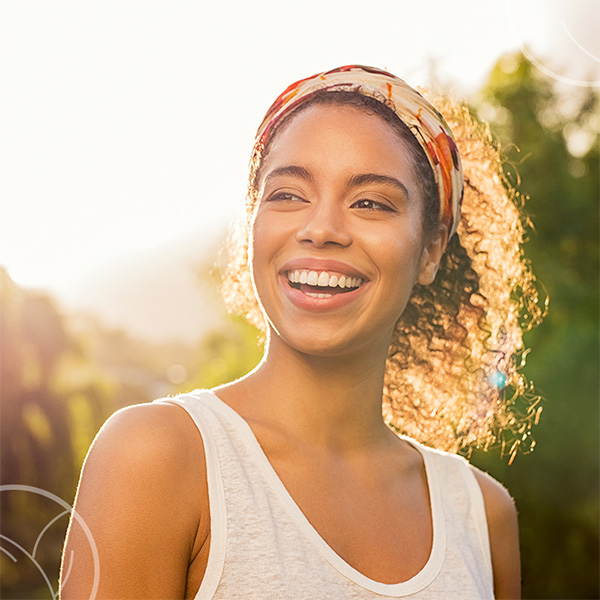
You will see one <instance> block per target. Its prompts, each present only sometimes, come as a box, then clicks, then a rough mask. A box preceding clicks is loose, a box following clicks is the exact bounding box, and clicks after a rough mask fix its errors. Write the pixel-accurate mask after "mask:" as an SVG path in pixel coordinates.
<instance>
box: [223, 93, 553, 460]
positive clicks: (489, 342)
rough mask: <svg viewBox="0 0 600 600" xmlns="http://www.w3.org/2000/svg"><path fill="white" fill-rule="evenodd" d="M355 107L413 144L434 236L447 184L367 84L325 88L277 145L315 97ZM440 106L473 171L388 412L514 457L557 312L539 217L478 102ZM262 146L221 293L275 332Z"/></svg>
mask: <svg viewBox="0 0 600 600" xmlns="http://www.w3.org/2000/svg"><path fill="white" fill-rule="evenodd" d="M315 103H319V104H343V105H348V104H349V105H353V106H356V107H357V108H360V109H362V110H365V111H367V112H370V113H372V114H377V115H379V116H380V117H381V118H383V119H385V120H386V122H388V123H389V124H390V125H391V126H392V127H393V128H394V129H395V130H396V132H397V133H398V134H399V135H400V137H401V138H402V139H403V140H404V141H405V142H407V144H408V147H409V152H410V155H411V158H412V161H413V167H414V168H415V169H416V171H417V172H419V174H420V176H421V180H422V181H423V197H424V213H423V219H422V221H423V228H424V231H425V233H427V232H429V231H433V230H434V229H435V228H436V227H437V225H438V224H439V216H438V215H439V209H438V206H437V202H438V200H437V191H436V188H435V182H434V179H433V173H432V171H431V168H430V166H429V163H428V161H427V158H426V157H425V154H424V152H423V150H422V149H421V147H420V146H419V144H418V142H417V141H416V140H415V138H414V137H413V135H412V133H411V132H410V130H409V129H408V128H407V127H406V125H404V123H402V121H401V120H400V119H399V118H398V116H397V115H396V114H395V112H394V111H393V109H392V108H390V107H389V106H386V104H388V103H389V101H388V100H386V99H381V100H380V99H374V98H371V97H366V96H364V95H362V94H360V93H359V92H339V91H330V92H323V93H322V94H317V95H316V96H315V98H313V99H311V100H310V101H309V102H307V103H306V104H304V105H303V106H302V107H301V108H299V109H297V110H296V111H295V112H292V113H291V114H290V115H287V116H286V117H285V118H284V119H283V120H282V122H281V123H280V124H278V126H277V128H276V129H275V130H274V131H273V133H272V135H271V137H270V142H272V140H273V139H274V138H275V137H276V136H277V135H278V133H281V131H282V128H284V127H285V125H286V123H289V122H290V121H291V119H292V118H293V115H294V114H297V112H298V111H300V110H303V109H304V108H305V107H306V106H307V105H309V106H310V105H313V104H315ZM434 105H435V106H436V107H437V108H438V110H440V112H441V113H442V115H443V116H444V118H445V119H446V121H447V122H448V124H449V125H450V128H451V129H452V131H453V133H454V136H455V139H456V143H457V145H458V148H459V151H460V154H461V158H462V163H463V169H464V174H465V192H464V198H463V205H462V211H461V214H462V216H461V221H460V224H459V227H458V231H457V233H456V234H455V235H454V236H452V237H451V239H450V240H449V243H448V246H447V248H446V251H445V253H444V255H443V257H442V261H441V264H440V268H439V270H438V273H437V276H436V279H435V281H434V282H433V283H432V284H431V285H429V286H423V285H420V284H417V285H415V287H414V289H413V292H412V295H411V297H410V299H409V302H408V304H407V306H406V309H405V310H404V312H403V314H402V316H401V317H400V319H399V320H398V322H397V324H396V328H395V331H394V335H393V337H392V341H391V344H390V347H389V351H388V358H387V364H386V372H385V382H384V389H383V399H382V407H383V415H384V418H385V419H386V422H387V423H388V424H389V425H390V426H391V427H392V428H393V429H394V430H396V431H397V432H400V433H403V434H406V435H408V436H410V437H412V438H414V439H416V440H418V441H420V442H422V443H425V444H428V445H430V446H433V447H436V448H440V449H443V450H447V451H451V452H459V451H463V452H468V451H469V450H470V449H471V448H473V447H477V446H479V447H484V448H485V447H488V446H489V445H490V444H493V443H501V444H502V447H503V450H505V451H508V453H509V455H510V459H511V461H512V459H513V458H514V456H515V454H516V452H517V450H518V448H519V447H525V448H532V447H533V441H532V440H531V438H530V429H531V426H532V424H533V423H534V422H537V420H538V419H539V413H540V411H541V407H540V400H539V398H538V397H536V396H535V394H534V392H533V387H532V385H531V384H530V383H529V382H528V381H527V380H526V378H525V377H524V375H523V374H522V373H521V372H520V368H521V367H522V366H523V364H524V357H525V355H526V351H525V348H524V345H523V332H524V331H526V330H527V329H528V328H530V327H532V326H533V325H535V324H537V323H538V322H539V321H540V320H541V319H542V318H543V315H544V314H545V311H546V305H547V301H546V299H545V298H543V297H542V295H541V294H540V293H539V290H538V286H537V284H536V280H535V277H534V275H533V274H532V272H531V268H530V265H529V263H528V262H527V261H526V260H525V258H524V255H523V251H522V244H523V242H524V236H525V231H526V228H527V226H528V224H529V222H528V220H527V219H526V217H525V216H524V214H523V210H522V199H521V197H520V196H519V195H518V193H517V192H516V191H515V190H514V189H513V188H512V187H511V186H510V185H509V184H508V182H507V181H506V179H505V178H504V175H503V171H502V155H501V150H500V148H499V147H498V146H497V145H496V144H494V141H493V139H492V136H491V134H490V131H489V128H488V127H487V126H486V125H484V124H482V123H480V122H478V121H477V120H476V119H475V118H474V117H473V116H472V115H471V114H470V112H469V110H468V109H467V107H466V106H464V105H463V104H460V103H456V102H453V101H451V100H449V99H446V98H437V99H436V100H435V101H434ZM270 142H267V146H266V147H265V148H262V147H260V146H259V145H256V146H255V147H254V150H253V153H252V158H251V162H250V177H249V185H248V195H247V200H246V216H247V218H246V221H245V223H242V224H240V226H238V228H237V229H236V230H235V231H234V233H233V235H232V236H231V237H230V240H229V264H228V267H227V269H226V271H225V273H224V276H223V279H222V283H221V290H222V294H223V297H224V299H225V302H226V304H227V307H228V310H229V311H230V312H234V313H237V314H241V315H243V316H245V317H246V319H247V320H248V321H249V322H250V323H252V324H253V325H255V326H256V327H258V328H259V329H261V330H263V331H265V328H266V324H265V320H264V317H263V315H262V312H261V310H260V308H259V304H258V301H257V299H256V296H255V293H254V290H253V286H252V278H251V272H250V267H249V263H248V240H249V239H250V235H251V231H250V230H251V221H252V217H253V214H254V211H255V208H256V206H257V202H258V192H257V187H256V185H255V184H256V182H257V181H258V179H259V172H260V167H261V164H262V163H263V161H264V158H265V157H266V155H267V154H268V152H269V147H270Z"/></svg>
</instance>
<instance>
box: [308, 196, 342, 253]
mask: <svg viewBox="0 0 600 600" xmlns="http://www.w3.org/2000/svg"><path fill="white" fill-rule="evenodd" d="M296 239H297V240H298V241H299V242H305V243H306V242H308V243H311V244H314V245H315V246H317V247H322V246H325V245H327V244H335V245H338V246H349V245H350V244H351V243H352V237H351V235H350V232H349V231H348V227H347V224H346V220H345V218H344V214H343V207H341V206H340V205H339V203H336V202H333V201H328V200H319V201H317V202H315V204H314V205H313V206H312V207H311V209H310V210H309V211H307V213H306V217H305V220H304V222H303V223H302V225H301V227H300V228H299V229H298V231H297V232H296Z"/></svg>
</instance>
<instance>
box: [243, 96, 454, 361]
mask: <svg viewBox="0 0 600 600" xmlns="http://www.w3.org/2000/svg"><path fill="white" fill-rule="evenodd" d="M257 186H258V206H257V209H256V213H255V218H254V222H253V239H252V241H251V263H252V274H253V281H254V285H255V288H256V292H257V295H258V298H259V299H260V302H261V305H262V307H263V310H264V312H265V314H266V317H267V321H268V324H269V328H270V330H271V331H270V336H271V342H273V341H274V340H275V339H277V341H278V342H279V341H281V342H283V343H286V344H288V345H289V346H292V347H293V348H295V349H296V350H299V351H301V352H305V353H308V354H315V355H321V356H323V355H332V356H335V355H341V354H344V353H348V352H354V351H363V352H364V350H365V349H366V348H372V349H375V348H377V349H379V350H381V351H385V352H387V347H388V345H389V342H390V338H391V335H392V332H393V329H394V326H395V324H396V321H397V320H398V318H399V317H400V315H401V314H402V312H403V310H404V308H405V306H406V303H407V301H408V298H409V296H410V293H411V290H412V288H413V286H414V285H415V283H416V282H419V283H422V284H428V283H431V281H433V278H434V276H435V272H436V270H437V265H438V263H439V260H440V258H441V254H442V252H443V248H444V246H445V239H446V238H445V231H443V230H442V231H440V232H439V234H437V235H435V236H429V239H426V238H425V236H424V232H423V227H422V212H423V198H422V195H421V191H420V187H419V177H418V174H415V173H414V172H413V167H412V160H411V158H410V154H409V152H408V149H407V148H406V145H405V142H403V141H402V140H401V139H400V137H399V136H398V134H397V133H396V132H395V131H394V130H393V129H392V128H391V127H390V126H389V125H388V124H387V123H386V122H385V121H384V120H383V119H381V118H380V117H378V116H376V115H372V114H369V113H367V112H365V111H362V110H360V109H357V108H355V107H349V106H337V105H334V106H330V105H329V106H326V105H315V106H312V107H308V108H307V109H305V110H303V111H302V112H301V113H299V114H298V115H296V116H294V117H292V120H291V121H290V122H289V123H287V124H286V125H285V126H284V127H283V128H282V130H280V132H279V133H278V134H277V137H276V138H275V139H274V140H273V142H272V144H271V147H270V149H269V152H268V155H267V157H266V158H265V160H264V162H263V165H262V166H261V169H260V177H259V180H258V181H257Z"/></svg>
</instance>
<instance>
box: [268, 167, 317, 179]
mask: <svg viewBox="0 0 600 600" xmlns="http://www.w3.org/2000/svg"><path fill="white" fill-rule="evenodd" d="M286 175H287V176H290V175H291V176H292V177H298V178H300V179H304V180H306V181H313V180H314V178H313V176H312V174H311V173H310V171H309V170H308V169H305V168H304V167H300V166H297V165H287V166H285V167H278V168H277V169H273V170H272V171H270V172H269V173H267V175H266V176H265V183H266V182H267V181H269V179H272V178H273V177H281V176H286Z"/></svg>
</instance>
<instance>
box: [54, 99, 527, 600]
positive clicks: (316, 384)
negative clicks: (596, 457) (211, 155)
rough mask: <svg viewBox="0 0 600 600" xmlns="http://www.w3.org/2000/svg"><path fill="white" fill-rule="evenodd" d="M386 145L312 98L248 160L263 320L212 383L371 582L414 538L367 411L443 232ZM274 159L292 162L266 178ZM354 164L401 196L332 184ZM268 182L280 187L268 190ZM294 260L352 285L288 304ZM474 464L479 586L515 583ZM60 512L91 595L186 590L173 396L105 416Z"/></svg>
mask: <svg viewBox="0 0 600 600" xmlns="http://www.w3.org/2000/svg"><path fill="white" fill-rule="evenodd" d="M403 144H404V142H402V141H401V140H399V138H398V137H397V136H396V134H395V133H394V132H393V131H392V130H391V128H390V127H389V126H388V125H387V124H386V123H385V122H384V121H382V120H380V118H379V117H376V116H373V115H369V114H367V113H364V112H361V111H359V110H357V109H355V108H343V109H340V107H335V108H334V107H326V106H321V107H312V108H309V109H307V110H306V111H304V112H303V113H301V114H300V115H298V116H297V117H296V118H295V119H294V121H293V122H292V123H291V124H289V125H288V126H287V127H286V128H285V130H284V131H283V132H282V133H281V135H280V137H279V138H277V140H276V143H274V145H273V147H272V150H271V152H270V154H269V157H268V158H267V160H266V164H265V165H264V168H263V169H262V171H261V172H262V178H261V181H260V182H259V190H260V202H259V208H258V212H257V215H256V220H255V223H254V231H255V233H256V236H255V238H256V240H255V243H254V247H253V271H254V279H255V285H256V287H257V289H258V291H259V295H260V298H261V301H262V303H263V306H264V307H265V309H266V312H267V316H268V318H269V333H268V343H267V349H266V353H265V358H264V359H263V361H262V362H261V364H260V365H259V367H258V368H257V369H255V371H253V372H252V373H250V374H249V375H248V376H246V377H245V378H243V379H241V380H239V381H237V382H234V383H232V384H229V385H226V386H223V387H221V388H217V389H216V390H215V391H216V393H217V395H218V396H219V397H220V398H221V399H222V400H223V401H224V402H226V403H227V404H228V405H230V406H231V407H232V408H233V409H234V410H236V411H237V412H238V413H239V414H240V415H241V416H242V417H243V418H244V419H245V420H246V421H247V422H248V423H249V425H250V427H251V428H252V430H253V431H254V433H255V435H256V437H257V439H258V441H259V443H260V444H261V446H262V448H263V450H264V451H265V453H266V455H267V457H268V459H269V460H270V462H271V464H272V465H273V467H274V469H275V471H276V472H277V474H278V475H279V477H280V478H281V480H282V482H283V483H284V485H285V486H286V488H287V489H288V491H289V492H290V494H291V495H292V497H293V498H294V500H295V501H296V503H297V504H298V506H299V507H300V509H301V510H302V511H303V513H304V514H305V515H306V517H307V518H308V520H309V521H310V522H311V523H312V525H313V526H314V527H315V529H316V530H317V531H318V532H319V534H320V535H321V536H322V537H323V538H324V539H325V541H326V542H327V543H328V544H329V545H330V546H331V547H332V548H333V549H334V550H335V551H336V552H337V553H338V554H339V555H340V556H341V557H342V558H343V559H344V560H345V561H346V562H348V563H349V564H350V565H352V566H353V567H354V568H356V569H357V570H358V571H360V572H361V573H363V574H364V575H366V576H367V577H370V578H372V579H375V580H377V581H381V582H384V583H397V582H400V581H406V580H408V579H410V578H411V577H413V576H414V575H415V574H416V573H418V572H419V571H420V570H421V569H422V568H423V567H424V565H425V563H426V562H427V559H428V556H429V554H430V552H431V545H432V538H433V532H432V521H431V512H430V504H429V490H428V487H427V481H426V477H425V470H424V465H423V462H422V459H421V456H420V454H419V453H418V452H416V451H415V450H414V449H413V448H412V447H411V446H410V444H408V443H407V442H405V441H403V440H401V439H400V438H398V437H397V436H395V435H394V434H393V433H392V432H391V431H390V430H389V428H388V427H387V426H386V425H385V424H384V423H383V421H382V418H381V397H382V387H383V376H384V369H385V358H386V355H387V348H388V345H389V341H390V337H391V334H392V330H393V327H394V323H395V321H396V320H397V318H398V317H399V314H400V313H401V311H402V310H403V306H404V305H405V303H406V300H407V298H408V295H409V294H410V290H411V289H412V286H413V285H414V283H415V282H416V281H419V282H420V283H422V284H427V283H429V282H431V281H432V280H433V277H434V276H435V272H436V270H437V265H438V263H439V260H440V257H441V255H442V252H443V249H444V247H445V242H446V235H445V230H443V229H440V231H439V232H437V233H436V234H435V235H433V236H426V235H425V234H424V233H423V231H422V227H421V226H420V223H421V221H420V214H421V213H420V211H421V202H422V199H421V198H420V194H419V191H418V190H419V187H418V182H417V181H416V179H415V178H414V176H413V174H412V169H411V164H410V162H409V161H408V160H407V159H406V158H405V157H406V151H405V148H404V146H403ZM314 157H318V160H314ZM289 165H296V166H298V165H299V166H301V167H302V168H303V169H304V170H305V172H306V173H308V175H309V177H306V173H305V174H304V175H302V176H301V177H298V176H297V174H296V175H292V176H290V175H289V173H288V174H287V175H286V176H285V177H284V178H283V179H282V178H281V177H277V178H273V179H271V180H269V173H270V172H274V171H275V170H276V169H279V168H280V167H282V166H289ZM364 173H376V174H379V175H385V176H389V177H393V178H395V179H397V180H398V181H401V182H402V184H403V186H404V187H405V188H406V193H407V195H406V194H403V193H401V192H399V191H398V189H399V188H398V186H391V187H390V185H388V184H383V183H381V182H377V183H373V181H370V182H369V183H367V184H364V185H361V186H359V187H358V188H356V187H352V186H351V185H350V184H349V182H351V181H355V179H354V180H353V179H352V178H353V177H355V176H356V175H360V174H364ZM265 181H266V183H265ZM280 192H282V193H284V200H281V197H278V198H279V199H277V200H276V201H275V202H271V198H272V197H273V194H274V193H275V194H277V193H280ZM285 194H288V196H285ZM289 195H291V196H293V197H290V196H289ZM365 200H367V201H368V202H366V203H365V202H364V201H365ZM374 202H376V203H383V204H384V205H385V204H386V203H387V205H389V206H390V207H391V208H392V209H393V210H387V209H386V208H385V206H384V207H382V206H381V205H380V204H377V205H374V204H373V203H374ZM306 257H308V258H310V259H321V258H323V259H334V260H339V261H343V262H344V263H345V264H348V265H351V267H352V268H354V269H356V270H358V271H360V273H361V274H363V275H364V276H365V278H366V279H367V280H368V285H367V286H365V287H364V289H363V290H362V292H361V294H359V295H357V297H356V299H355V300H353V301H352V302H351V303H350V304H349V305H348V306H344V307H343V308H340V309H336V310H320V311H316V312H310V311H306V310H304V309H302V308H298V306H294V305H293V303H290V301H289V299H288V298H287V296H286V294H285V292H284V289H285V288H284V287H283V286H285V285H286V284H285V278H282V277H281V269H282V266H283V265H285V264H286V262H287V261H289V260H294V259H298V258H301V259H303V258H306ZM399 273H400V274H402V276H398V274H399ZM475 475H476V477H477V480H478V482H479V484H480V487H481V489H482V492H483V496H484V501H485V507H486V513H487V517H488V527H489V534H490V544H491V551H492V562H493V568H494V586H495V594H496V597H497V598H518V597H519V595H520V591H519V590H520V575H519V560H518V555H519V550H518V533H517V521H516V511H515V508H514V504H513V502H512V500H511V498H510V496H509V495H508V493H507V492H506V490H505V489H504V488H503V487H502V486H501V485H500V484H498V483H497V482H495V481H494V480H493V479H491V478H490V477H488V476H487V475H485V474H483V473H481V472H480V471H477V470H475ZM76 509H77V510H78V511H79V512H80V514H81V515H82V517H83V518H84V519H85V521H86V523H87V524H88V526H89V527H90V529H91V531H92V533H93V535H94V538H95V541H96V544H97V547H98V551H99V554H100V567H101V576H100V581H101V583H100V590H99V593H98V597H101V598H132V597H135V598H181V597H186V598H193V597H194V595H195V593H196V591H197V590H198V587H199V585H200V582H201V580H202V577H203V575H204V572H205V569H206V564H207V559H208V551H209V542H210V523H209V507H208V497H207V486H206V472H205V465H204V454H203V445H202V441H201V439H200V436H199V434H198V432H197V430H196V428H195V426H194V424H193V423H192V422H191V420H190V419H189V417H188V416H187V415H186V414H185V412H184V411H183V410H181V408H179V407H176V406H164V405H141V406H137V407H131V408H129V409H125V410H123V411H120V412H119V413H117V414H116V415H115V416H114V417H112V418H111V419H110V420H109V421H108V423H107V425H106V426H105V427H104V428H103V430H102V431H101V433H100V434H99V436H98V438H97V440H96V441H95V442H94V444H93V446H92V449H91V451H90V454H89V456H88V459H87V460H86V464H85V467H84V470H83V474H82V480H81V484H80V488H79V492H78V496H77V500H76ZM86 544H87V539H86V538H85V537H84V536H83V534H82V532H81V530H80V529H79V528H78V527H77V526H73V527H72V530H71V531H70V532H69V535H68V537H67V542H66V550H65V565H66V564H67V560H68V557H69V555H70V552H71V550H73V551H74V552H75V557H76V558H75V560H74V563H73V567H72V570H71V574H70V576H69V578H68V581H67V583H66V585H65V586H64V588H63V592H62V597H63V599H64V600H69V599H71V598H80V597H84V596H85V595H86V593H89V589H90V586H91V580H92V577H93V572H92V571H93V569H92V563H91V558H90V557H88V558H87V559H86V554H85V548H86ZM65 571H66V566H65Z"/></svg>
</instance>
